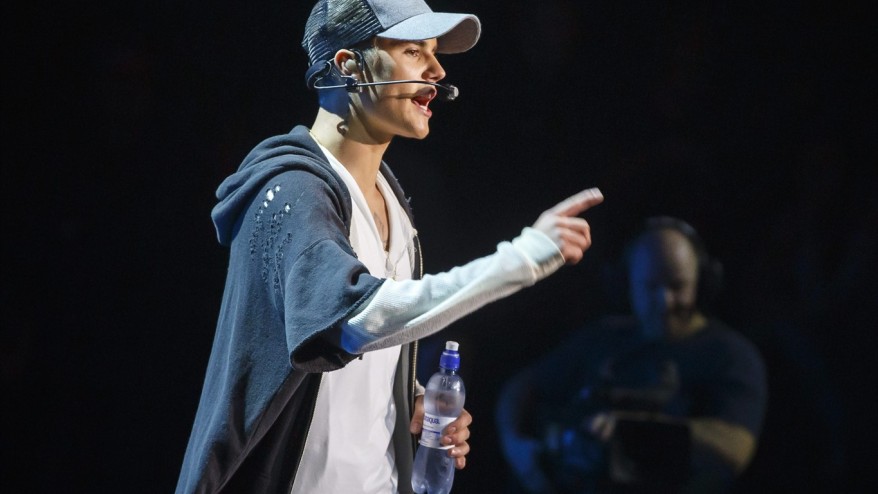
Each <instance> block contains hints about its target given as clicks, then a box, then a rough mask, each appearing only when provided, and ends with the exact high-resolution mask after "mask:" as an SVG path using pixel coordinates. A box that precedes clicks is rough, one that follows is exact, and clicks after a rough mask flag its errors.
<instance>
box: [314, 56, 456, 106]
mask: <svg viewBox="0 0 878 494" xmlns="http://www.w3.org/2000/svg"><path fill="white" fill-rule="evenodd" d="M350 62H353V64H351V65H352V66H350V67H349V66H348V63H350ZM354 64H356V62H355V61H354V60H353V59H349V60H347V61H345V68H346V69H347V70H350V71H353V70H354V69H355V68H356V65H354ZM334 69H335V66H334V65H333V64H332V62H330V61H327V62H326V64H325V65H315V66H313V67H311V68H310V69H308V72H307V73H306V74H305V83H306V84H307V86H308V88H309V89H317V90H320V89H341V88H344V89H346V90H347V91H348V92H349V93H358V92H361V91H362V90H363V88H364V87H368V86H386V85H388V84H426V85H428V86H433V87H436V88H438V89H442V90H443V91H445V92H444V99H445V100H446V101H454V100H455V99H457V97H458V96H459V95H460V90H459V89H457V86H453V85H451V84H439V83H438V82H430V81H422V80H418V79H404V80H395V81H378V82H360V81H358V80H357V78H356V77H352V76H349V75H342V76H341V79H342V81H344V84H334V85H331V86H319V85H318V84H317V83H318V82H320V81H321V80H323V79H324V78H326V77H327V76H329V74H330V72H332V71H333V70H334Z"/></svg>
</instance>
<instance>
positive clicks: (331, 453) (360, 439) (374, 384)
mask: <svg viewBox="0 0 878 494" xmlns="http://www.w3.org/2000/svg"><path fill="white" fill-rule="evenodd" d="M321 149H323V152H324V154H325V155H326V157H327V158H328V159H329V162H330V163H331V164H332V167H333V169H335V171H336V173H338V174H339V176H340V177H341V178H342V180H344V183H345V185H346V186H347V188H348V190H349V191H350V194H351V199H352V202H353V204H352V206H353V207H352V212H353V216H352V218H351V234H350V241H351V245H352V246H353V248H354V251H355V252H356V253H357V257H358V258H359V259H360V261H361V262H362V263H363V264H365V265H366V267H367V268H368V269H369V273H370V274H372V275H373V276H376V277H378V278H390V279H396V280H405V279H410V278H411V272H412V267H413V263H414V248H413V239H414V235H415V230H414V228H413V227H412V224H411V222H410V221H409V218H408V216H407V215H406V213H405V211H404V210H403V209H402V206H400V204H399V202H398V201H397V199H396V196H395V195H394V193H393V191H392V190H391V188H390V185H389V184H388V183H387V181H386V180H385V178H384V176H383V175H381V174H379V176H378V187H379V190H380V191H381V193H382V194H383V195H384V198H385V201H384V202H385V203H386V204H387V213H388V220H389V222H390V249H389V251H385V250H384V246H383V242H382V240H381V236H380V234H379V232H378V228H377V227H376V225H375V222H374V220H373V219H372V214H371V211H370V210H369V206H368V204H367V202H366V198H365V196H364V195H363V193H362V192H361V191H360V188H359V187H358V186H357V183H356V181H354V178H353V176H351V174H350V173H349V172H348V171H347V169H346V168H345V167H344V166H343V165H342V164H341V163H340V162H339V161H338V160H337V159H336V158H335V157H334V156H332V154H331V153H330V152H329V151H328V150H327V149H325V148H323V147H322V146H321ZM400 349H401V347H400V346H398V345H397V346H392V347H390V348H384V349H381V350H376V351H370V352H366V353H364V354H363V356H362V358H361V359H356V360H353V361H352V362H350V363H349V364H347V365H346V366H345V367H343V368H342V369H339V370H336V371H332V372H326V373H324V374H323V376H322V378H321V382H320V389H319V391H318V393H317V404H316V407H315V409H314V416H313V419H312V422H311V428H310V430H309V432H308V439H307V440H306V443H305V449H304V452H303V455H302V461H301V463H300V465H299V468H298V471H297V474H296V479H295V482H294V483H293V489H292V492H293V493H308V494H311V493H324V492H325V493H348V492H351V493H354V492H355V493H364V494H366V493H382V494H386V493H391V492H396V491H397V483H398V480H397V472H396V463H395V458H394V451H393V441H392V436H393V429H394V424H395V421H396V406H395V405H394V403H393V396H392V390H393V379H394V376H395V373H396V366H397V362H398V360H399V356H400ZM330 411H331V413H330Z"/></svg>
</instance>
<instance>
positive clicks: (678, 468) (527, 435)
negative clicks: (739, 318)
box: [496, 217, 768, 494]
mask: <svg viewBox="0 0 878 494" xmlns="http://www.w3.org/2000/svg"><path fill="white" fill-rule="evenodd" d="M626 261H627V268H628V288H629V295H630V300H631V307H632V314H631V315H630V316H610V317H607V318H603V319H601V320H599V321H597V322H596V323H593V324H591V325H589V326H588V327H586V328H584V329H581V330H580V331H577V332H575V333H573V334H572V335H570V337H568V338H566V339H565V340H564V342H563V343H562V344H560V345H558V347H557V348H556V349H555V350H553V351H552V352H549V354H547V355H546V356H544V357H542V358H541V359H540V360H539V361H537V362H535V363H534V364H532V365H531V366H529V367H527V368H525V369H524V370H522V371H520V372H519V373H518V374H517V375H516V376H514V377H513V378H512V379H510V380H509V382H508V383H507V384H506V385H505V386H504V388H503V390H502V392H501V394H500V398H499V399H498V402H497V409H496V411H497V426H498V428H499V429H500V430H501V431H502V434H501V440H502V442H503V451H504V454H505V455H506V459H507V461H508V463H509V465H510V467H511V469H512V473H513V474H514V476H515V477H516V483H517V484H518V486H517V487H520V489H523V490H524V491H525V492H577V493H607V492H626V493H631V494H634V493H656V492H661V493H672V492H673V493H678V492H679V493H682V492H686V493H694V492H705V493H707V492H710V493H719V492H727V491H728V490H729V489H730V488H731V486H732V482H733V481H734V479H735V478H736V476H738V475H739V474H740V473H741V472H742V471H743V470H744V469H745V468H746V467H747V465H748V463H749V462H750V460H751V459H752V457H753V454H754V452H755V450H756V445H757V440H758V437H759V434H760V431H761V428H762V421H763V419H764V416H765V410H766V403H767V393H768V391H767V388H766V371H765V365H764V363H763V361H762V357H761V356H760V354H759V351H758V350H757V349H756V347H755V346H754V345H753V343H751V342H750V341H749V340H747V339H746V338H745V337H744V336H742V335H741V334H740V333H738V332H736V331H734V330H733V329H731V328H729V327H728V326H726V325H725V324H724V323H723V322H722V321H720V320H718V319H716V318H714V317H709V316H708V315H707V313H705V307H707V306H708V305H707V304H708V302H709V301H710V299H711V298H713V297H714V296H715V295H716V292H717V291H718V285H719V281H720V272H721V271H720V269H719V267H720V265H719V264H718V263H717V262H715V261H713V260H711V259H710V257H709V256H708V255H707V252H706V250H705V249H704V246H703V242H702V241H701V239H700V237H699V236H698V235H697V234H696V232H695V230H694V228H692V227H691V226H690V225H689V224H687V223H686V222H684V221H682V220H679V219H676V218H669V217H656V218H651V219H650V220H648V222H647V225H646V227H645V228H644V230H642V231H641V232H640V233H639V234H638V235H636V236H635V238H634V239H633V240H632V242H631V244H630V245H629V248H628V250H627V258H626ZM509 492H520V491H519V490H516V489H510V490H509Z"/></svg>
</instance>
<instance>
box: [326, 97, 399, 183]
mask: <svg viewBox="0 0 878 494" xmlns="http://www.w3.org/2000/svg"><path fill="white" fill-rule="evenodd" d="M342 124H344V125H345V126H346V127H347V130H346V131H344V132H342V131H341V130H340V128H341V127H342ZM311 135H312V136H314V138H315V139H316V140H317V142H319V143H320V144H321V145H322V146H323V147H325V148H326V149H328V150H329V152H330V153H332V155H333V156H335V157H336V158H337V159H338V160H339V161H340V162H341V164H342V165H344V167H345V168H346V169H347V170H348V172H350V174H351V175H352V176H353V177H354V180H356V182H357V185H359V186H360V189H361V190H363V191H364V192H366V191H372V190H375V184H376V182H377V179H378V170H379V168H380V167H381V159H382V158H383V156H384V152H385V151H386V150H387V147H388V146H389V145H390V139H387V140H383V141H379V140H376V139H374V138H372V136H370V135H369V134H368V133H367V132H366V131H365V129H364V127H363V126H362V124H360V123H359V120H357V119H356V118H351V119H349V122H347V123H346V122H345V121H344V119H342V118H341V117H340V116H338V115H336V114H334V113H330V112H329V111H327V110H325V109H323V108H320V110H319V111H318V112H317V118H316V119H315V120H314V125H312V126H311Z"/></svg>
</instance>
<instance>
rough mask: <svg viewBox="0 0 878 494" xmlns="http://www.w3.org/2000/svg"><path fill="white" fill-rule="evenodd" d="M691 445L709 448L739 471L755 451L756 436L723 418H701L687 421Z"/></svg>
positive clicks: (748, 461) (736, 471)
mask: <svg viewBox="0 0 878 494" xmlns="http://www.w3.org/2000/svg"><path fill="white" fill-rule="evenodd" d="M689 427H690V433H691V435H692V442H693V443H694V444H693V445H694V446H696V447H706V448H709V449H710V450H711V451H712V452H713V453H715V454H716V455H718V456H719V457H720V458H722V459H723V460H724V461H726V462H727V463H729V464H730V465H731V466H732V467H733V468H734V470H735V473H741V472H742V471H743V470H744V469H745V468H746V467H747V465H748V464H749V463H750V460H751V459H752V458H753V455H754V454H755V452H756V438H755V437H754V436H753V434H752V433H751V432H750V431H749V430H747V429H746V428H744V427H742V426H740V425H735V424H732V423H729V422H726V421H724V420H720V419H712V418H701V419H691V420H690V421H689Z"/></svg>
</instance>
